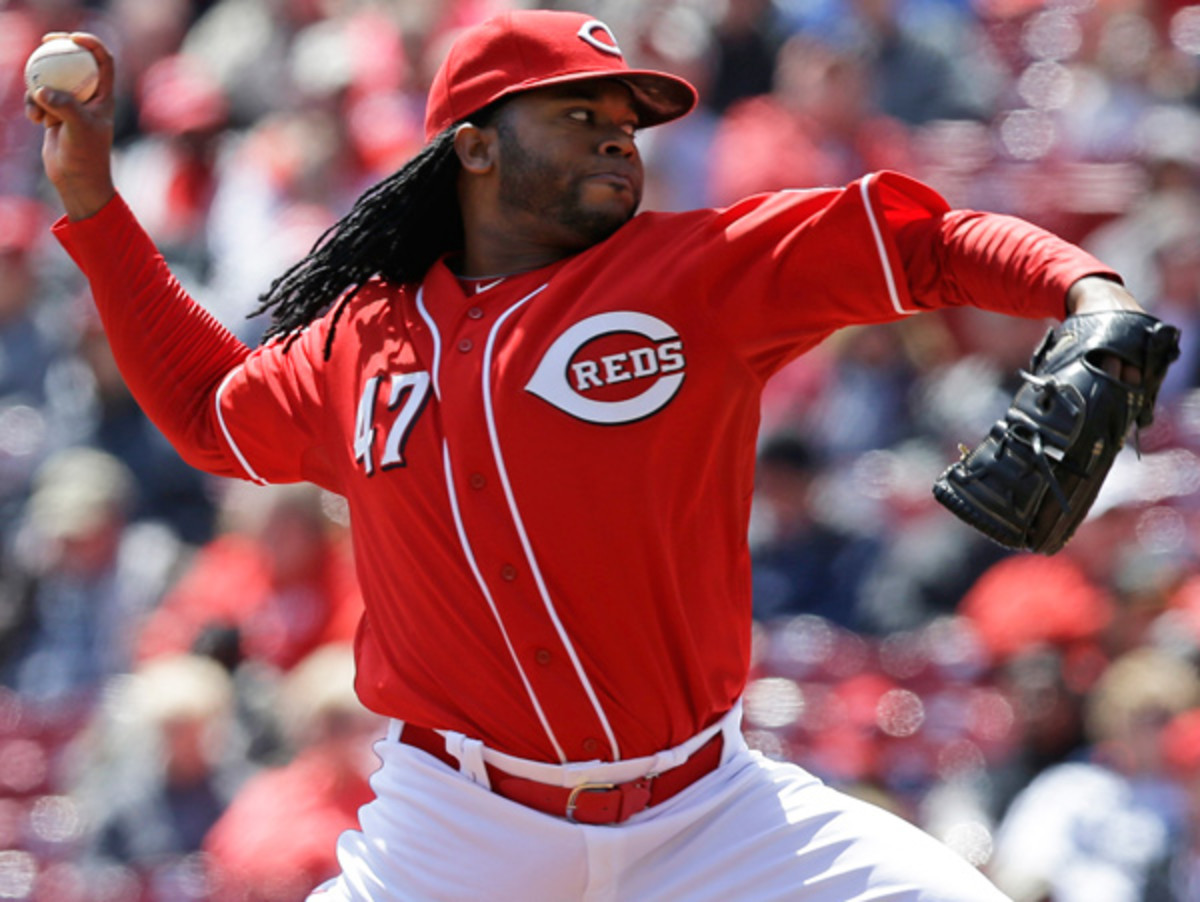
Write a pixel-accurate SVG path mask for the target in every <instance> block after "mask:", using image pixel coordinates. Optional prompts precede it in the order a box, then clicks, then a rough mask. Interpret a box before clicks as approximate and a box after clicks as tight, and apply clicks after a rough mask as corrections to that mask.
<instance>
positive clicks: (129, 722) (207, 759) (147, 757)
mask: <svg viewBox="0 0 1200 902" xmlns="http://www.w3.org/2000/svg"><path fill="white" fill-rule="evenodd" d="M233 707H234V696H233V684H232V682H231V680H230V678H229V675H228V674H227V673H226V671H225V670H224V669H223V668H222V667H220V666H219V665H218V664H217V663H215V662H214V661H211V660H209V659H207V658H202V657H198V656H194V655H179V656H173V657H163V658H158V659H156V660H154V661H151V662H149V663H147V664H145V665H143V666H142V667H140V668H139V669H138V670H137V671H135V672H134V673H133V674H132V675H131V676H128V677H126V678H123V679H121V680H119V681H116V682H115V683H114V685H113V691H112V692H110V693H109V694H108V695H107V696H106V698H105V699H104V703H103V705H102V707H101V709H100V710H99V711H98V712H97V715H96V717H95V719H94V722H93V724H92V725H91V726H90V727H89V729H88V730H87V731H86V732H85V733H84V734H83V735H82V736H81V737H80V739H79V740H78V741H77V742H76V744H75V748H74V758H75V760H76V762H77V764H76V767H77V768H78V771H79V772H78V774H77V776H76V778H75V781H76V785H75V787H74V789H73V795H74V797H75V798H77V799H78V800H79V804H80V809H81V813H82V814H83V816H84V818H85V820H86V821H87V823H88V831H87V832H88V836H89V842H88V848H89V849H90V852H89V854H88V858H89V863H90V866H91V867H93V868H94V867H107V866H113V865H118V866H126V867H128V868H130V869H131V870H132V871H133V872H134V873H135V874H136V875H138V877H139V878H140V879H142V880H144V881H145V882H146V883H148V884H151V885H154V884H158V891H157V892H156V893H154V894H153V895H152V898H155V899H167V898H170V895H169V894H168V893H167V892H164V891H163V886H162V885H163V884H165V883H169V881H170V879H171V875H172V873H173V872H176V871H178V870H179V869H180V868H181V867H182V862H183V861H184V860H185V859H186V858H187V856H189V855H192V854H193V853H196V852H198V851H199V850H200V848H201V844H202V842H203V840H204V837H205V835H206V834H207V833H208V831H209V829H210V828H211V827H212V825H213V824H214V823H216V821H217V819H218V818H219V817H220V816H221V813H222V812H223V811H224V810H225V808H226V806H227V805H228V803H229V800H230V798H232V796H233V794H234V792H235V791H236V789H237V787H238V786H239V785H240V782H241V781H242V780H243V779H244V778H245V777H246V776H247V775H246V774H245V773H243V772H242V771H243V767H242V766H241V765H240V763H239V761H238V759H237V758H236V757H235V756H234V755H232V754H231V752H232V751H233V750H234V749H236V744H235V742H234V740H235V735H234V720H233Z"/></svg>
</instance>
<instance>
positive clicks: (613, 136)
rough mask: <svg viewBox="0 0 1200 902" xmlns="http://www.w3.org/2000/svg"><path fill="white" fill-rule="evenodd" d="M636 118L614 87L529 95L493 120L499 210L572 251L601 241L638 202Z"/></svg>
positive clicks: (625, 93) (626, 95)
mask: <svg viewBox="0 0 1200 902" xmlns="http://www.w3.org/2000/svg"><path fill="white" fill-rule="evenodd" d="M636 128H637V112H636V110H635V109H634V106H633V102H632V95H631V94H630V92H629V89H628V88H627V87H626V86H625V85H623V84H621V83H620V82H617V81H595V82H584V83H581V84H575V85H564V86H556V87H551V88H543V89H540V90H537V91H530V92H528V93H526V94H521V95H518V96H517V97H516V98H514V99H513V100H512V101H510V102H509V103H508V104H507V105H506V106H505V108H504V110H503V112H502V113H501V114H500V117H499V121H498V122H497V130H498V133H499V136H500V165H499V176H500V187H499V192H500V203H501V204H502V205H503V207H504V208H505V210H506V211H507V213H508V215H510V216H512V217H514V218H515V219H516V220H518V221H521V220H532V221H534V222H536V223H537V224H538V225H539V226H540V227H541V228H543V229H545V230H546V232H547V233H548V235H547V237H548V239H549V240H552V241H554V242H556V243H559V244H561V245H562V246H568V247H571V248H573V249H579V248H584V247H590V246H591V245H592V244H595V243H596V242H598V241H602V240H603V239H605V238H607V237H608V236H609V235H611V234H612V233H613V232H614V231H616V230H617V229H618V228H620V226H622V225H623V224H624V223H625V222H627V221H628V220H629V219H630V217H632V216H633V214H634V213H635V212H636V211H637V207H638V204H639V203H640V202H641V198H642V184H643V171H642V161H641V157H640V156H639V155H638V151H637V147H636V145H635V144H634V140H633V139H634V132H635V130H636Z"/></svg>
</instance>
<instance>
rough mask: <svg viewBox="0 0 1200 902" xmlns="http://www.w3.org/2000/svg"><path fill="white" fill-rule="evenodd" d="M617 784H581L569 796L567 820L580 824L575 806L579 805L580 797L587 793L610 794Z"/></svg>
mask: <svg viewBox="0 0 1200 902" xmlns="http://www.w3.org/2000/svg"><path fill="white" fill-rule="evenodd" d="M616 788H617V784H616V783H580V784H579V785H578V786H576V787H575V788H574V789H572V790H571V794H570V795H568V796H567V812H566V818H567V820H568V821H570V822H571V823H572V824H578V823H579V821H577V820H575V806H576V805H578V804H579V797H580V796H581V795H582V794H583V793H585V792H608V791H609V790H610V789H616Z"/></svg>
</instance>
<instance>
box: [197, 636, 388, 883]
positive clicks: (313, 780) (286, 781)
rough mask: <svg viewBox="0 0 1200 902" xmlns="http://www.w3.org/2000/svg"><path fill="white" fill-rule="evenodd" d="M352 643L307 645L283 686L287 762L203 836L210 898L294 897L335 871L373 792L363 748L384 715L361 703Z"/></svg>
mask: <svg viewBox="0 0 1200 902" xmlns="http://www.w3.org/2000/svg"><path fill="white" fill-rule="evenodd" d="M353 683H354V660H353V654H352V651H351V648H350V646H349V645H348V644H342V643H334V644H329V645H325V646H322V647H320V648H318V649H316V650H315V651H313V652H312V653H311V654H310V655H309V656H308V657H307V658H305V659H304V660H303V661H302V662H301V663H300V664H298V665H297V666H296V667H295V668H294V669H293V670H292V671H291V673H289V674H288V676H287V679H286V681H285V683H284V685H283V687H282V694H281V699H280V702H281V706H280V714H281V720H282V723H283V724H284V727H285V729H286V732H287V735H288V743H289V747H290V748H291V749H292V750H293V751H294V757H293V758H292V760H291V761H290V762H289V763H287V764H285V765H283V766H281V767H277V768H272V769H269V770H265V771H263V772H262V773H260V774H258V775H256V776H255V777H253V778H252V779H251V780H250V781H249V782H247V783H246V785H245V786H244V787H243V788H242V789H241V791H240V792H239V793H238V795H237V796H236V797H235V798H234V800H233V802H232V804H231V805H230V806H229V809H228V810H227V811H226V812H225V814H224V815H223V816H222V818H221V819H220V820H219V821H218V822H217V823H216V825H215V826H214V827H213V828H212V830H211V832H210V833H209V835H208V837H207V838H206V839H205V841H204V847H205V849H206V851H207V852H208V854H209V856H210V858H211V862H212V867H213V871H214V876H215V879H216V882H217V889H216V891H215V892H214V895H213V899H214V900H215V902H299V900H302V899H304V898H305V896H306V894H307V893H308V891H309V890H311V889H312V888H313V887H315V886H316V885H317V884H319V883H321V882H322V881H323V880H326V879H328V878H329V877H331V876H334V875H335V874H337V873H338V870H339V868H338V864H337V859H336V856H335V852H336V840H337V837H338V835H339V834H340V833H341V832H342V831H344V830H351V829H356V828H357V827H358V809H359V808H360V807H361V806H362V805H365V804H366V803H367V802H369V801H370V800H371V798H372V793H371V789H370V787H369V786H368V785H367V777H368V775H369V773H370V772H371V771H372V770H373V769H374V768H375V766H376V765H377V762H376V761H374V759H373V758H372V756H371V755H370V754H364V749H365V748H367V742H366V740H367V739H368V738H370V737H371V736H372V735H374V736H379V735H381V731H382V719H381V718H380V717H379V716H377V715H375V714H372V713H370V712H369V711H367V710H366V709H364V708H363V707H362V705H361V704H360V703H359V701H358V699H357V697H356V696H355V694H354V690H353Z"/></svg>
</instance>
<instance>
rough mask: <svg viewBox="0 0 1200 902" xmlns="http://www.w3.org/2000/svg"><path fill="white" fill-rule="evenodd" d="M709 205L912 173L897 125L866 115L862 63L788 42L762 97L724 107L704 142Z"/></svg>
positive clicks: (802, 40)
mask: <svg viewBox="0 0 1200 902" xmlns="http://www.w3.org/2000/svg"><path fill="white" fill-rule="evenodd" d="M711 153H712V198H713V201H714V202H715V203H717V204H730V203H734V202H735V201H737V200H740V199H741V198H743V197H745V196H746V195H749V194H754V193H756V192H760V191H769V190H775V189H780V188H813V187H823V186H829V185H841V184H844V183H846V182H848V181H851V180H853V179H855V178H858V177H859V176H861V175H863V174H865V173H867V172H869V171H871V170H874V169H895V170H897V171H900V172H910V173H914V174H915V172H914V170H915V160H914V156H913V154H912V152H911V148H910V138H909V135H908V131H907V129H906V128H905V126H904V125H903V124H902V123H900V122H899V121H898V120H895V119H891V118H890V117H887V116H884V115H883V114H881V113H880V112H879V111H878V110H876V109H873V108H872V106H871V99H870V81H869V77H868V73H867V70H866V69H865V67H864V65H863V62H862V60H860V59H858V58H857V57H855V56H853V55H852V54H849V53H846V52H844V51H842V50H839V49H836V48H834V47H832V46H830V45H828V44H825V43H822V42H820V41H818V40H815V39H814V38H812V37H810V36H808V35H803V34H798V35H793V36H792V37H791V38H789V39H788V40H787V42H786V43H785V44H784V45H783V48H782V49H781V50H780V51H779V56H778V59H777V63H776V68H775V75H774V79H773V82H772V88H771V91H770V93H766V94H760V95H757V96H755V97H751V98H748V99H746V100H742V101H740V102H738V103H736V104H734V105H732V106H731V107H730V108H729V109H728V110H727V111H726V112H725V114H724V116H723V117H722V119H721V122H720V124H719V125H718V127H717V131H716V134H715V135H714V137H713V143H712V151H711Z"/></svg>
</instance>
